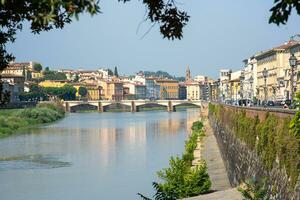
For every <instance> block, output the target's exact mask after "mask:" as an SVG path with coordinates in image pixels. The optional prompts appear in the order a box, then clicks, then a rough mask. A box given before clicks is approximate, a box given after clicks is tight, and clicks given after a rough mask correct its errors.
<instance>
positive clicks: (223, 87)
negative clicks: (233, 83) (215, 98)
mask: <svg viewBox="0 0 300 200" xmlns="http://www.w3.org/2000/svg"><path fill="white" fill-rule="evenodd" d="M230 74H231V69H221V70H220V75H219V79H220V86H219V87H220V88H219V89H220V99H221V101H223V102H225V101H226V100H230V95H229V92H230V91H229V90H230V85H229V80H230Z"/></svg>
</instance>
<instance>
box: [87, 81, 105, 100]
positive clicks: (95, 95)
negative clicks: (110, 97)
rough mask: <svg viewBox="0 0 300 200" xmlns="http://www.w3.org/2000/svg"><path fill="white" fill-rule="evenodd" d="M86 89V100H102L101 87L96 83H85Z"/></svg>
mask: <svg viewBox="0 0 300 200" xmlns="http://www.w3.org/2000/svg"><path fill="white" fill-rule="evenodd" d="M84 87H86V89H87V92H88V93H87V98H88V100H92V101H93V100H102V98H103V88H102V87H101V86H98V85H92V84H89V85H85V86H84Z"/></svg>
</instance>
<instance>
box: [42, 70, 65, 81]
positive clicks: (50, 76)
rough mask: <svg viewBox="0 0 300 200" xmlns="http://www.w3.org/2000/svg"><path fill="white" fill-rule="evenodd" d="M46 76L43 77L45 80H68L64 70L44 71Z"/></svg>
mask: <svg viewBox="0 0 300 200" xmlns="http://www.w3.org/2000/svg"><path fill="white" fill-rule="evenodd" d="M43 74H44V77H43V78H42V79H44V80H66V79H67V76H66V75H65V74H64V73H62V72H57V71H50V70H49V71H44V72H43Z"/></svg>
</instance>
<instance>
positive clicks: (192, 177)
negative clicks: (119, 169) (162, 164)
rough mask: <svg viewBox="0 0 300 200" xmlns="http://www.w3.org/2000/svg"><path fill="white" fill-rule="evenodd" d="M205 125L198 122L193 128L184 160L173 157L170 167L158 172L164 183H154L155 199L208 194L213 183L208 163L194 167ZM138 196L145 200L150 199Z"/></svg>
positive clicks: (164, 199)
mask: <svg viewBox="0 0 300 200" xmlns="http://www.w3.org/2000/svg"><path fill="white" fill-rule="evenodd" d="M202 129H203V123H202V122H200V121H196V122H194V123H193V126H192V134H191V135H190V137H189V139H188V140H187V141H186V143H185V151H184V153H183V155H182V158H180V157H178V156H176V157H171V159H170V161H169V167H168V168H165V169H163V170H161V171H158V172H157V175H158V177H159V178H160V179H161V180H162V181H163V182H162V183H153V187H154V189H155V190H156V193H155V195H154V199H158V200H173V199H181V198H186V197H192V196H196V195H199V194H203V193H207V192H208V191H209V189H210V187H211V181H210V178H209V175H208V173H207V167H206V163H205V162H204V161H202V162H201V164H200V165H198V166H195V167H192V161H193V160H194V151H195V149H196V148H197V140H198V138H200V137H202V136H203V135H204V133H203V130H202ZM138 195H139V196H140V197H141V198H142V199H144V200H150V198H148V197H145V196H143V195H142V194H140V193H138Z"/></svg>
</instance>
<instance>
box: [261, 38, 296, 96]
mask: <svg viewBox="0 0 300 200" xmlns="http://www.w3.org/2000/svg"><path fill="white" fill-rule="evenodd" d="M291 53H294V54H295V55H296V56H298V59H299V56H300V42H299V41H296V40H290V41H289V42H287V43H285V44H283V45H281V46H278V47H275V48H272V49H270V50H268V51H264V52H262V53H259V54H258V55H257V56H256V57H255V58H256V60H257V87H256V96H257V98H258V99H259V100H260V101H263V100H264V99H265V98H266V100H273V101H280V100H283V99H290V88H291V87H290V78H291V74H290V70H291V67H290V64H289V58H290V56H291ZM264 69H266V72H267V76H266V77H264V75H263V71H264ZM295 79H296V76H295ZM295 82H296V80H295ZM265 96H266V97H265Z"/></svg>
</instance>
